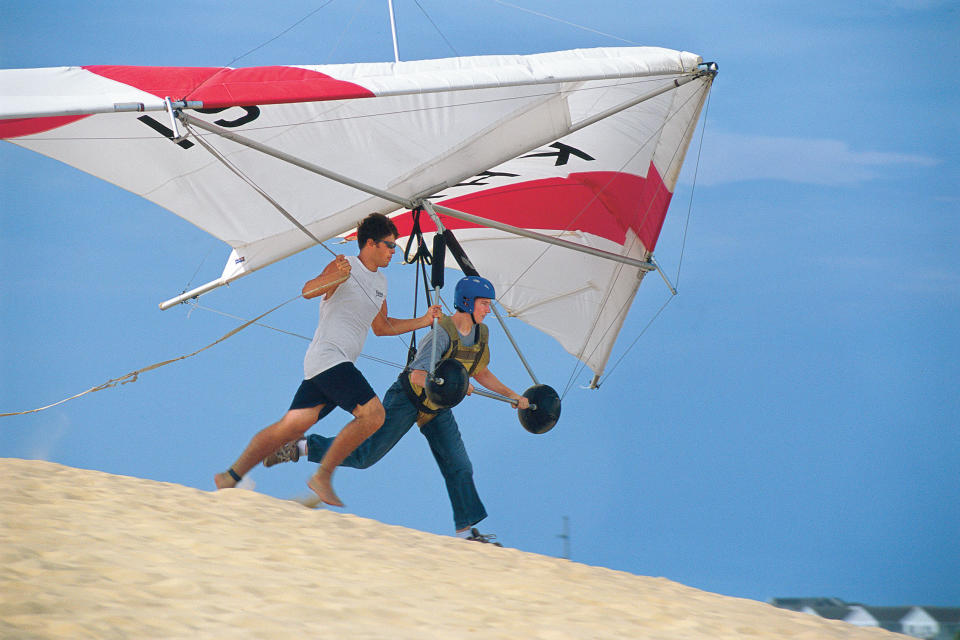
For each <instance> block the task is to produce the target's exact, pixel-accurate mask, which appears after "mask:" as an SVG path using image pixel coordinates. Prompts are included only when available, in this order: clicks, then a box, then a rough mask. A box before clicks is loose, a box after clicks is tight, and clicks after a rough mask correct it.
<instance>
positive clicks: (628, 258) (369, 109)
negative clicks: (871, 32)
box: [0, 47, 716, 380]
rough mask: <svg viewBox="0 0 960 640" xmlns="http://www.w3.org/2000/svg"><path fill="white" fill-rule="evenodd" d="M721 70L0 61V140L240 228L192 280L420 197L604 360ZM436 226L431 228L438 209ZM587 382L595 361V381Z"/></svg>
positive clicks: (540, 323)
mask: <svg viewBox="0 0 960 640" xmlns="http://www.w3.org/2000/svg"><path fill="white" fill-rule="evenodd" d="M715 75H716V66H715V65H713V64H712V63H708V64H704V63H703V61H702V59H701V58H700V57H699V56H697V55H695V54H692V53H687V52H679V51H673V50H668V49H662V48H653V47H618V48H598V49H586V50H574V51H561V52H554V53H544V54H537V55H526V56H506V55H504V56H477V57H461V58H449V59H443V60H421V61H413V62H396V63H370V64H349V65H325V66H297V67H293V66H290V67H285V66H272V67H257V68H248V69H230V68H172V67H124V66H89V67H59V68H44V69H17V70H2V71H0V98H2V100H0V138H3V139H5V140H7V141H9V142H12V143H13V144H17V145H19V146H22V147H24V148H27V149H30V150H33V151H36V152H38V153H41V154H44V155H47V156H49V157H51V158H55V159H57V160H60V161H63V162H65V163H67V164H70V165H72V166H74V167H77V168H79V169H81V170H83V171H86V172H88V173H90V174H93V175H95V176H97V177H99V178H102V179H104V180H106V181H108V182H111V183H113V184H116V185H118V186H120V187H122V188H124V189H127V190H129V191H131V192H133V193H136V194H138V195H140V196H142V197H144V198H146V199H148V200H150V201H152V202H155V203H156V204H158V205H160V206H161V207H164V208H166V209H168V210H170V211H172V212H173V213H175V214H177V215H179V216H181V217H182V218H184V219H186V220H188V221H189V222H191V223H193V224H194V225H196V226H198V227H200V228H201V229H203V230H205V231H207V232H208V233H210V234H211V235H213V236H215V237H217V238H219V239H220V240H222V241H223V242H225V243H226V244H228V245H229V246H230V247H231V249H232V251H231V253H230V256H229V258H228V260H227V263H226V265H225V267H224V269H223V273H222V275H221V276H220V277H219V278H218V279H216V280H214V281H213V282H210V283H208V284H206V285H203V286H202V287H198V288H197V289H194V290H193V291H189V292H187V293H185V294H183V295H180V296H177V297H175V298H172V299H170V300H168V301H166V302H164V303H163V304H162V305H161V307H162V308H168V307H170V306H173V305H175V304H177V303H179V302H182V301H185V300H188V299H191V298H194V297H196V296H198V295H201V294H203V293H205V292H207V291H210V290H212V289H214V288H216V287H218V286H221V285H223V284H227V283H229V282H231V281H233V280H235V279H237V278H239V277H242V276H244V275H247V274H249V273H252V272H254V271H257V270H258V269H261V268H263V267H266V266H268V265H270V264H272V263H274V262H276V261H278V260H282V259H284V258H286V257H288V256H290V255H293V254H294V253H297V252H299V251H302V250H304V249H307V248H309V247H311V246H313V245H314V244H316V243H317V242H321V241H325V240H327V239H330V238H333V237H335V236H338V235H342V234H344V233H346V232H348V231H349V230H350V229H351V228H353V227H354V226H355V225H356V223H357V221H358V220H360V219H361V218H362V217H364V216H365V215H366V214H368V213H370V212H371V211H379V212H382V213H388V214H392V215H395V216H396V220H397V223H398V226H399V227H400V228H401V230H402V233H404V234H406V233H409V231H410V229H411V220H410V211H411V210H412V209H415V208H417V207H421V206H424V205H429V207H430V208H431V209H432V211H434V212H435V213H436V215H437V216H438V217H437V219H436V221H437V222H440V223H441V224H442V225H443V226H444V227H446V228H447V229H451V230H453V231H454V232H455V233H456V236H457V238H458V239H459V241H460V243H461V244H462V246H463V248H464V250H465V251H466V252H467V254H468V255H469V256H470V259H471V260H472V262H473V263H474V264H475V265H476V267H477V269H478V270H479V271H480V272H481V273H482V274H483V275H484V276H485V277H487V278H489V279H490V280H491V281H492V282H493V283H494V284H495V286H496V288H497V291H498V293H499V297H498V301H499V302H500V304H501V305H502V306H503V307H504V308H505V309H506V310H507V312H508V314H509V315H511V316H514V317H516V318H519V319H520V320H521V321H523V322H526V323H528V324H530V325H532V326H534V327H536V328H538V329H540V330H541V331H544V332H545V333H547V334H549V335H551V336H553V337H554V338H556V339H557V340H558V341H559V342H560V344H561V345H562V346H563V347H564V349H566V350H567V351H568V352H570V353H572V354H573V355H575V356H576V357H577V358H578V359H580V360H581V361H582V362H584V363H585V364H586V365H587V366H589V367H590V368H591V369H592V370H593V372H594V374H595V375H597V376H599V374H600V373H601V372H602V371H603V369H604V366H605V364H606V362H607V359H608V358H609V356H610V351H611V349H612V346H613V343H614V341H615V339H616V335H617V333H618V332H619V330H620V328H621V325H622V324H623V321H624V318H625V316H626V314H627V311H628V310H629V306H630V303H631V301H632V300H633V297H634V295H635V293H636V291H637V288H638V286H639V285H640V282H641V280H642V278H643V276H644V274H645V273H647V272H648V271H650V270H652V269H653V268H654V264H653V263H652V262H651V257H652V253H653V250H654V248H655V247H656V243H657V238H658V235H659V233H660V229H661V226H662V225H663V221H664V218H665V216H666V212H667V207H668V205H669V203H670V198H671V196H672V193H673V191H674V188H675V185H676V183H677V177H678V174H679V171H680V167H681V165H682V163H683V159H684V156H685V153H686V151H687V148H688V146H689V143H690V140H691V137H692V135H693V131H694V129H695V127H696V123H697V121H698V118H699V115H700V112H701V109H702V107H703V105H704V101H705V99H706V96H707V93H708V91H709V88H710V85H711V83H712V81H713V78H714V76H715ZM431 224H432V223H431V222H425V223H424V225H423V229H424V230H425V231H428V232H429V231H431V230H432V229H434V228H435V227H433V226H430V225H431ZM595 380H596V378H595Z"/></svg>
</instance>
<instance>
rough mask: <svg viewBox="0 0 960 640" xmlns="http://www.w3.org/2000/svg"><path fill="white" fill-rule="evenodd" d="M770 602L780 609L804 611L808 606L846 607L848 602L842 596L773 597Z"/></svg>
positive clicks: (813, 607)
mask: <svg viewBox="0 0 960 640" xmlns="http://www.w3.org/2000/svg"><path fill="white" fill-rule="evenodd" d="M770 604H772V605H773V606H775V607H778V608H780V609H790V610H791V611H803V610H804V609H806V608H807V607H809V608H811V609H815V608H816V607H846V606H847V603H846V602H844V601H843V600H841V599H840V598H771V599H770Z"/></svg>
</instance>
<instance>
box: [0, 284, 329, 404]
mask: <svg viewBox="0 0 960 640" xmlns="http://www.w3.org/2000/svg"><path fill="white" fill-rule="evenodd" d="M346 279H347V278H346V277H343V278H338V279H337V280H335V281H333V282H331V283H329V284H325V285H323V286H322V287H317V288H316V289H312V290H311V291H308V292H307V293H308V294H309V293H316V292H318V291H321V290H323V289H327V288H329V287H332V286H334V285H338V284H340V283H341V282H344V281H346ZM301 297H303V296H302V295H297V296H294V297H293V298H290V299H289V300H287V301H285V302H281V303H280V304H278V305H277V306H275V307H273V308H272V309H270V310H269V311H266V312H264V313H261V314H260V315H258V316H257V317H256V318H254V319H253V320H248V321H246V322H244V323H243V324H241V325H240V326H238V327H236V328H235V329H232V330H231V331H229V332H227V333H225V334H224V335H222V336H220V337H219V338H217V339H216V340H214V341H213V342H211V343H210V344H208V345H206V346H205V347H201V348H200V349H197V350H196V351H194V352H193V353H188V354H185V355H182V356H179V357H177V358H171V359H170V360H164V361H162V362H157V363H154V364H151V365H150V366H148V367H143V368H141V369H137V370H136V371H131V372H130V373H128V374H127V375H125V376H120V377H119V378H113V379H112V380H107V381H106V382H104V383H103V384H99V385H97V386H95V387H90V388H89V389H87V390H86V391H81V392H80V393H78V394H76V395H72V396H70V397H69V398H64V399H63V400H60V401H59V402H54V403H53V404H48V405H47V406H45V407H39V408H37V409H30V410H28V411H14V412H10V413H0V418H5V417H8V416H22V415H26V414H28V413H37V412H39V411H44V410H46V409H49V408H51V407H56V406H57V405H61V404H63V403H64V402H68V401H70V400H74V399H76V398H79V397H81V396H85V395H87V394H88V393H94V392H96V391H103V390H104V389H109V388H111V387H116V386H118V385H123V384H128V383H130V382H136V381H137V380H138V379H139V377H140V374H142V373H146V372H147V371H153V370H154V369H159V368H160V367H165V366H166V365H168V364H172V363H174V362H179V361H181V360H186V359H187V358H192V357H193V356H195V355H197V354H198V353H202V352H203V351H206V350H207V349H209V348H210V347H213V346H214V345H218V344H220V343H221V342H223V341H224V340H227V339H228V338H231V337H233V336H234V335H236V334H238V333H240V332H241V331H243V330H244V329H246V328H247V327H249V326H250V325H252V324H256V323H257V322H258V321H259V320H261V319H263V318H265V317H267V316H268V315H270V314H271V313H273V312H274V311H276V310H277V309H279V308H281V307H283V306H286V305H288V304H290V303H291V302H293V301H294V300H298V299H299V298H301Z"/></svg>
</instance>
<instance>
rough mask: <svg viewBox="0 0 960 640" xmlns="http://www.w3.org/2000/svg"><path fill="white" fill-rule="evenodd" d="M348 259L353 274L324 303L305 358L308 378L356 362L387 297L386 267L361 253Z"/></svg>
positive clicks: (305, 372)
mask: <svg viewBox="0 0 960 640" xmlns="http://www.w3.org/2000/svg"><path fill="white" fill-rule="evenodd" d="M347 260H349V261H350V267H351V270H350V277H349V278H347V280H346V281H345V282H343V283H341V284H340V286H338V287H337V290H336V291H334V292H333V295H332V296H330V299H329V300H323V301H322V302H321V303H320V320H319V322H318V323H317V330H316V332H315V333H314V334H313V340H312V341H311V342H310V346H309V347H308V348H307V355H306V356H304V358H303V377H304V379H305V380H309V379H310V378H312V377H314V376H315V375H317V374H319V373H322V372H324V371H326V370H327V369H329V368H331V367H333V366H335V365H338V364H340V363H341V362H355V361H356V359H357V358H358V357H360V352H361V351H362V350H363V343H364V341H366V339H367V331H368V330H369V329H370V324H371V323H372V322H373V319H374V318H375V317H376V315H377V313H379V312H380V308H381V307H382V306H383V302H384V300H386V299H387V277H386V276H385V275H384V274H383V271H381V270H379V269H378V270H377V271H370V270H369V269H367V268H366V267H365V266H364V265H363V263H362V262H360V258H359V257H358V256H347Z"/></svg>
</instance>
